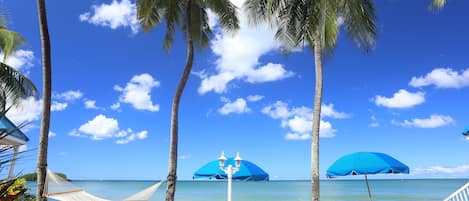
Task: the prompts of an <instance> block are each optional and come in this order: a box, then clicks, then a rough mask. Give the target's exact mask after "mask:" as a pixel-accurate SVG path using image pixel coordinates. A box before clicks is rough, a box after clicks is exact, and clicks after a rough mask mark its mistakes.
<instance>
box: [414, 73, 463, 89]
mask: <svg viewBox="0 0 469 201" xmlns="http://www.w3.org/2000/svg"><path fill="white" fill-rule="evenodd" d="M409 85H410V86H413V87H424V86H429V85H435V87H437V88H462V87H468V86H469V68H468V69H466V70H464V71H461V72H460V73H459V72H457V71H455V70H453V69H451V68H436V69H433V70H432V72H430V73H428V74H427V75H425V76H421V77H412V80H411V81H410V82H409Z"/></svg>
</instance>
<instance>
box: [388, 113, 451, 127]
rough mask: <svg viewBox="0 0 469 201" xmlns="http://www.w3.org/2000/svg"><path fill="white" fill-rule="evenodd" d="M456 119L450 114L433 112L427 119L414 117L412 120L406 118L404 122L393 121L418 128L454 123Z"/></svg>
mask: <svg viewBox="0 0 469 201" xmlns="http://www.w3.org/2000/svg"><path fill="white" fill-rule="evenodd" d="M453 122H454V120H453V118H451V117H450V116H444V115H438V114H433V115H431V116H430V117H429V118H426V119H412V120H410V121H409V120H404V122H402V123H401V122H396V121H393V123H394V124H396V125H401V126H408V127H416V128H437V127H442V126H446V125H449V124H451V123H453Z"/></svg>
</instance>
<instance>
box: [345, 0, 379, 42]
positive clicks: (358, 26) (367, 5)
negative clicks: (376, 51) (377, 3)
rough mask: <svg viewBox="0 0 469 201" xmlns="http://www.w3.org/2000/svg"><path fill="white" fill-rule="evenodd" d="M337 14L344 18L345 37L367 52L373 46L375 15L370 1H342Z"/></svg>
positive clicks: (375, 31)
mask: <svg viewBox="0 0 469 201" xmlns="http://www.w3.org/2000/svg"><path fill="white" fill-rule="evenodd" d="M339 13H340V15H341V16H342V17H343V18H344V25H345V28H346V30H347V35H348V36H349V37H350V38H351V39H352V40H353V41H354V42H355V43H356V44H357V45H358V47H360V48H362V49H364V50H365V51H369V50H370V49H371V48H372V47H373V45H374V44H375V38H376V35H377V29H376V25H375V21H376V14H375V8H374V4H373V2H372V1H371V0H342V4H341V7H339Z"/></svg>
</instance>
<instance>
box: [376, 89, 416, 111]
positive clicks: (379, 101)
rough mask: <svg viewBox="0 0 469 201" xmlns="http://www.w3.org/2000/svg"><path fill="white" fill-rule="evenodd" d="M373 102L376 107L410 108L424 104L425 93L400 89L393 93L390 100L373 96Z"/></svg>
mask: <svg viewBox="0 0 469 201" xmlns="http://www.w3.org/2000/svg"><path fill="white" fill-rule="evenodd" d="M374 102H375V104H376V105H378V106H384V107H388V108H411V107H414V106H416V105H419V104H422V103H423V102H425V93H423V92H416V93H412V92H408V91H407V90H405V89H400V90H399V91H398V92H396V93H394V95H393V96H392V97H391V98H387V97H384V96H379V95H378V96H375V98H374Z"/></svg>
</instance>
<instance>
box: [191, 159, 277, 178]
mask: <svg viewBox="0 0 469 201" xmlns="http://www.w3.org/2000/svg"><path fill="white" fill-rule="evenodd" d="M228 165H232V166H233V167H235V161H234V158H228V159H227V160H226V166H228ZM193 178H194V179H198V178H209V179H212V178H214V179H226V178H227V175H226V174H225V172H223V171H222V170H220V165H219V161H218V160H214V161H212V162H209V163H207V164H206V165H204V166H202V167H201V168H200V169H198V170H197V171H196V172H195V173H194V177H193ZM233 179H234V180H243V181H269V174H267V173H266V172H265V171H264V170H262V169H261V168H260V167H259V166H257V165H255V164H254V163H252V162H249V161H247V160H242V161H241V165H240V167H239V171H238V172H236V173H235V174H233Z"/></svg>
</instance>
